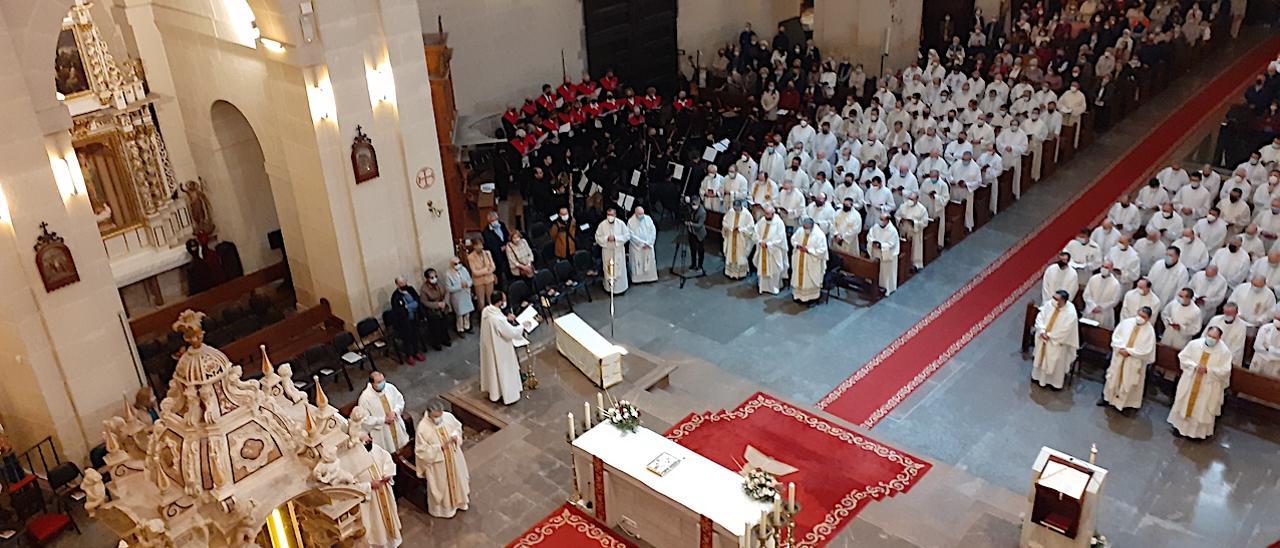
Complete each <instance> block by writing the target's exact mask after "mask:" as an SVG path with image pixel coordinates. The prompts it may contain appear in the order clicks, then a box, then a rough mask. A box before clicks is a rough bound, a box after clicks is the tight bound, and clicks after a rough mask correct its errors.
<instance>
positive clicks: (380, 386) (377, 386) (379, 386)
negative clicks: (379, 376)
mask: <svg viewBox="0 0 1280 548" xmlns="http://www.w3.org/2000/svg"><path fill="white" fill-rule="evenodd" d="M386 387H387V381H382V382H380V383H378V384H375V385H373V389H374V390H377V391H379V392H381V391H382V389H383V388H386Z"/></svg>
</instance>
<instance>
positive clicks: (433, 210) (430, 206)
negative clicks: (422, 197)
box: [427, 200, 444, 219]
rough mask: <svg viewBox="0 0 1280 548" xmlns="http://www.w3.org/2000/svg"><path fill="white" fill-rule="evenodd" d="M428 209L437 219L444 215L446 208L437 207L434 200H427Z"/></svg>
mask: <svg viewBox="0 0 1280 548" xmlns="http://www.w3.org/2000/svg"><path fill="white" fill-rule="evenodd" d="M427 211H429V212H431V215H432V216H433V217H435V218H437V219H439V218H440V216H441V215H444V210H443V209H440V208H438V207H436V204H435V202H434V201H432V200H427Z"/></svg>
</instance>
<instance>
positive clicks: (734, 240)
mask: <svg viewBox="0 0 1280 548" xmlns="http://www.w3.org/2000/svg"><path fill="white" fill-rule="evenodd" d="M744 203H745V200H734V201H733V208H732V209H730V210H729V211H728V212H726V213H725V214H724V218H723V219H721V224H720V234H722V235H723V236H724V243H723V244H722V245H723V249H722V251H723V252H724V275H725V277H727V278H729V279H733V280H740V279H742V278H745V277H747V274H750V273H751V264H750V262H749V261H750V259H751V248H752V238H754V237H755V228H756V222H755V219H753V218H752V217H751V212H750V211H748V210H747V208H746V207H743V206H744Z"/></svg>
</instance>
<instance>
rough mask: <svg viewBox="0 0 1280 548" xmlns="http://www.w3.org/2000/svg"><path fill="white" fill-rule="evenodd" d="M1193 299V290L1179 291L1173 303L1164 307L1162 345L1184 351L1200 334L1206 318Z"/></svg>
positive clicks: (1162, 314) (1161, 319)
mask: <svg viewBox="0 0 1280 548" xmlns="http://www.w3.org/2000/svg"><path fill="white" fill-rule="evenodd" d="M1193 298H1194V296H1193V295H1192V294H1191V290H1190V289H1188V288H1183V289H1182V290H1180V291H1178V296H1177V297H1176V298H1175V299H1174V300H1173V302H1171V303H1169V304H1166V305H1164V310H1163V311H1162V312H1160V322H1161V323H1162V324H1163V325H1164V333H1163V334H1161V335H1160V344H1163V345H1165V346H1168V347H1170V348H1173V349H1175V350H1182V347H1184V346H1186V345H1187V341H1190V340H1191V339H1192V338H1193V337H1195V336H1196V334H1197V333H1199V332H1200V327H1201V326H1202V325H1203V324H1202V322H1203V321H1204V318H1203V317H1201V315H1200V307H1198V306H1196V303H1194V302H1192V299H1193Z"/></svg>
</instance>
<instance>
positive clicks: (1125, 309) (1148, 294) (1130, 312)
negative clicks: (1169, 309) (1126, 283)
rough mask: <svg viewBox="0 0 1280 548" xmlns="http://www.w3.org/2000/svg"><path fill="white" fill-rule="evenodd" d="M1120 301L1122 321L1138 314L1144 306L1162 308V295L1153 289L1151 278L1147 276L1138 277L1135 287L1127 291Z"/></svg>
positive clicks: (1154, 308)
mask: <svg viewBox="0 0 1280 548" xmlns="http://www.w3.org/2000/svg"><path fill="white" fill-rule="evenodd" d="M1120 302H1121V304H1120V321H1125V320H1127V319H1129V318H1132V317H1134V316H1137V315H1138V310H1140V309H1141V308H1142V307H1144V306H1145V307H1147V308H1150V309H1151V310H1161V308H1160V305H1161V302H1160V297H1157V296H1156V294H1155V293H1154V292H1152V291H1151V280H1148V279H1146V278H1138V281H1137V282H1136V283H1135V284H1134V287H1133V289H1130V290H1129V291H1128V292H1126V293H1125V294H1124V299H1122V300H1121V301H1120Z"/></svg>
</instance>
